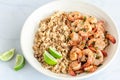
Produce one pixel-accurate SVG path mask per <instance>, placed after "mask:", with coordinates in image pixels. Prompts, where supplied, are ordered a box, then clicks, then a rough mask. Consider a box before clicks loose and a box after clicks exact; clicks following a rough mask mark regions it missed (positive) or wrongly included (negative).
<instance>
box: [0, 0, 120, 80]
mask: <svg viewBox="0 0 120 80" xmlns="http://www.w3.org/2000/svg"><path fill="white" fill-rule="evenodd" d="M50 1H52V0H0V53H1V52H3V51H5V50H8V49H10V48H16V49H17V53H20V54H21V53H22V51H21V49H20V42H19V41H20V40H19V39H20V31H21V28H22V26H23V24H24V21H25V20H26V18H27V17H28V16H29V15H30V14H31V13H32V12H33V11H34V10H35V9H36V8H38V7H40V6H41V5H44V4H46V3H48V2H50ZM85 1H88V2H90V3H92V4H95V5H98V6H99V7H101V8H102V9H103V10H105V11H106V12H107V13H109V14H110V16H111V17H112V18H113V19H114V20H115V21H116V23H117V25H118V26H117V27H118V28H119V29H120V0H85ZM14 59H15V57H14ZM14 59H12V60H11V61H9V62H2V61H0V80H56V79H53V78H50V77H47V76H45V75H43V74H41V73H39V72H38V71H36V70H35V69H34V68H32V67H31V65H30V64H29V63H27V62H26V65H25V67H24V68H23V69H22V70H20V71H17V72H16V71H14V70H13V66H14V63H15V61H14ZM119 79H120V54H119V53H118V54H117V57H116V59H115V60H114V61H113V62H112V63H111V64H110V66H109V67H108V68H107V69H105V70H104V71H102V72H100V73H99V74H97V75H95V76H92V77H90V78H89V79H84V80H119Z"/></svg>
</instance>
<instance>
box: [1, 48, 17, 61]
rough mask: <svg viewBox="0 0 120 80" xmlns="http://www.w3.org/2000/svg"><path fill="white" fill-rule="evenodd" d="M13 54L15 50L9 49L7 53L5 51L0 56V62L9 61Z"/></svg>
mask: <svg viewBox="0 0 120 80" xmlns="http://www.w3.org/2000/svg"><path fill="white" fill-rule="evenodd" d="M14 53H15V49H10V50H9V51H6V52H4V53H2V54H1V55H0V60H2V61H9V60H10V59H11V58H12V57H13V56H14Z"/></svg>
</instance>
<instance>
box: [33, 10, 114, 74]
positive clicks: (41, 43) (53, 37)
mask: <svg viewBox="0 0 120 80" xmlns="http://www.w3.org/2000/svg"><path fill="white" fill-rule="evenodd" d="M104 27H105V23H104V21H103V20H98V19H97V18H96V17H94V16H90V15H87V14H82V13H80V12H78V11H75V12H60V11H58V12H55V13H54V14H52V15H51V16H49V17H48V18H45V19H43V20H41V21H40V25H39V28H38V30H37V32H36V34H35V38H34V45H33V50H34V57H35V58H36V59H37V60H38V61H39V62H40V63H41V64H42V66H43V67H44V68H46V69H49V70H50V71H52V72H55V73H63V74H70V75H72V76H75V75H77V74H81V73H84V72H87V73H91V72H94V71H96V70H97V68H98V67H100V65H102V64H103V62H104V59H105V58H106V57H107V52H106V51H105V48H106V47H108V46H109V41H111V42H112V43H113V44H115V43H116V39H115V38H114V37H113V36H112V35H111V34H109V33H108V31H106V30H105V28H104ZM50 48H51V49H52V52H51V51H50ZM56 55H57V57H56Z"/></svg>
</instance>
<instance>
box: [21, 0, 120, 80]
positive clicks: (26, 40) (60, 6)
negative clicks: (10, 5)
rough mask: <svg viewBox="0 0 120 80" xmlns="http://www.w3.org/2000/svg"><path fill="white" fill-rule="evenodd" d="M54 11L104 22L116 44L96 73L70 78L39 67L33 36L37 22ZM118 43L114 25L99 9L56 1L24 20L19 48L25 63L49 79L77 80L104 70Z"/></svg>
mask: <svg viewBox="0 0 120 80" xmlns="http://www.w3.org/2000/svg"><path fill="white" fill-rule="evenodd" d="M55 11H66V12H67V11H80V12H82V13H84V14H89V15H92V16H95V17H97V18H98V19H100V20H104V21H105V23H106V26H105V29H106V30H107V31H108V32H109V33H110V34H112V35H113V36H114V37H115V38H116V40H117V43H116V44H115V45H113V44H111V45H110V46H109V47H108V48H107V53H108V57H107V58H106V60H105V61H104V64H103V65H102V66H101V67H100V68H98V70H97V71H96V72H94V73H90V74H81V75H78V76H76V77H72V76H69V75H65V74H55V73H53V72H51V71H49V70H46V69H44V68H43V67H42V66H41V64H40V63H39V62H38V61H37V60H36V58H34V55H33V53H34V52H33V49H32V46H33V39H34V35H35V32H36V30H37V28H38V25H39V22H40V20H42V19H44V18H46V17H48V16H49V15H51V14H52V13H54V12H55ZM118 42H119V40H118V31H117V29H116V25H115V24H114V23H113V21H112V20H111V18H110V17H109V16H108V15H107V14H106V13H104V12H103V11H102V10H101V9H99V8H97V7H96V6H94V5H91V4H88V3H86V2H81V1H79V0H71V1H69V0H58V1H53V2H51V3H49V4H47V5H45V6H42V7H40V8H38V9H37V10H36V11H35V12H33V13H32V14H31V15H30V17H29V18H28V19H27V20H26V22H25V24H24V26H23V29H22V32H21V48H22V51H23V53H24V56H25V58H26V59H27V61H28V62H29V63H30V64H31V65H32V66H33V67H34V68H35V69H37V70H38V71H39V72H41V73H44V74H46V75H49V76H51V77H56V78H59V79H66V80H67V78H69V79H72V80H73V79H78V78H79V79H82V78H85V77H88V76H90V75H93V74H95V73H97V72H99V71H101V70H102V68H104V67H105V66H106V65H107V64H108V63H110V62H111V60H112V58H113V56H114V55H115V53H116V51H117V48H118ZM60 77H61V78H60Z"/></svg>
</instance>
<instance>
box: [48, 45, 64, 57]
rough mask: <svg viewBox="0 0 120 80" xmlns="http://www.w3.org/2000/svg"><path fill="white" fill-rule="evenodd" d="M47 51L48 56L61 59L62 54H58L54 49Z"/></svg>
mask: <svg viewBox="0 0 120 80" xmlns="http://www.w3.org/2000/svg"><path fill="white" fill-rule="evenodd" d="M48 51H49V52H50V54H51V55H52V56H53V57H55V58H58V59H60V58H61V57H62V54H60V53H59V52H57V51H56V50H55V49H54V48H51V47H49V48H48Z"/></svg>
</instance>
